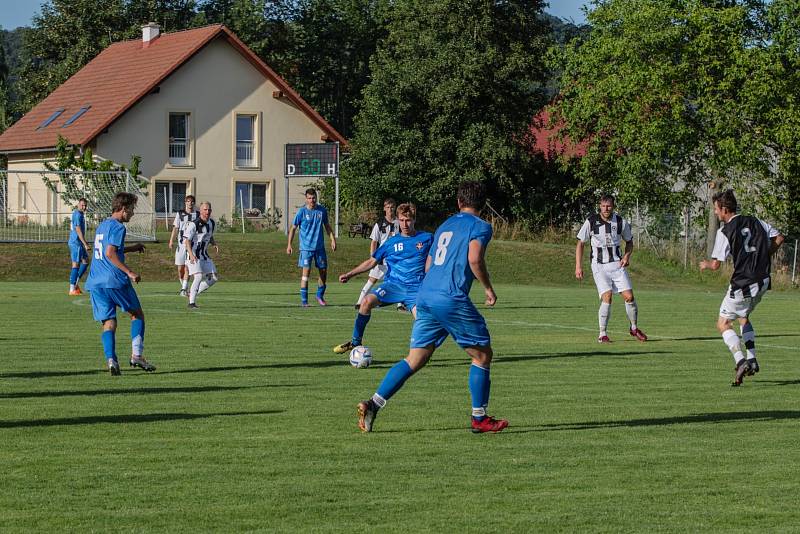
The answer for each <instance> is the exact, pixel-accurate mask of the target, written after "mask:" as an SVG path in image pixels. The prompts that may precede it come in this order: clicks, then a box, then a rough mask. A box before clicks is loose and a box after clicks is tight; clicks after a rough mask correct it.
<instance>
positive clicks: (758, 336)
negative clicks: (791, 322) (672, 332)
mask: <svg viewBox="0 0 800 534" xmlns="http://www.w3.org/2000/svg"><path fill="white" fill-rule="evenodd" d="M771 337H800V334H756V344H758V340H759V339H764V338H771ZM649 341H720V342H722V336H690V337H671V338H669V339H663V340H658V339H653V340H649ZM649 341H648V342H649Z"/></svg>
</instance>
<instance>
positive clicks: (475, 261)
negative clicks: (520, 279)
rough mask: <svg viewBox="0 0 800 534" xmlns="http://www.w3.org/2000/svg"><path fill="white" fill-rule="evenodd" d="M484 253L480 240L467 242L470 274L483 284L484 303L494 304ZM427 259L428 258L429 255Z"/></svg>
mask: <svg viewBox="0 0 800 534" xmlns="http://www.w3.org/2000/svg"><path fill="white" fill-rule="evenodd" d="M485 255H486V248H485V247H484V246H483V245H482V244H481V242H480V241H478V240H477V239H473V240H472V241H470V242H469V256H468V260H469V268H470V269H471V270H472V274H474V275H475V278H476V279H477V280H478V281H479V282H480V283H481V285H482V286H483V290H484V292H485V293H486V305H487V306H494V305H495V303H496V302H497V294H495V292H494V288H493V287H492V282H491V280H490V279H489V270H488V269H487V268H486V259H485ZM428 259H429V260H430V256H429V257H428Z"/></svg>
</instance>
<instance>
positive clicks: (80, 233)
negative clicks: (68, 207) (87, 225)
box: [74, 226, 92, 252]
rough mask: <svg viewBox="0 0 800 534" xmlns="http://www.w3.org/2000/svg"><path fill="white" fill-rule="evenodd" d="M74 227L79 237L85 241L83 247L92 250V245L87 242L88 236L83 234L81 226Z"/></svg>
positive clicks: (82, 241)
mask: <svg viewBox="0 0 800 534" xmlns="http://www.w3.org/2000/svg"><path fill="white" fill-rule="evenodd" d="M74 229H75V234H76V235H77V236H78V239H80V241H81V243H83V248H85V249H86V252H91V251H92V246H91V245H90V244H89V243H87V242H86V238H85V237H84V236H83V230H81V227H80V226H75V227H74Z"/></svg>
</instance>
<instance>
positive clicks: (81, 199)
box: [78, 197, 89, 204]
mask: <svg viewBox="0 0 800 534" xmlns="http://www.w3.org/2000/svg"><path fill="white" fill-rule="evenodd" d="M78 202H86V203H87V204H88V203H89V201H88V200H86V197H81V198H79V199H78Z"/></svg>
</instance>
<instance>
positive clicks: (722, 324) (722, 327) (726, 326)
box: [717, 317, 731, 334]
mask: <svg viewBox="0 0 800 534" xmlns="http://www.w3.org/2000/svg"><path fill="white" fill-rule="evenodd" d="M730 329H731V320H730V319H726V318H725V317H720V318H719V319H718V320H717V330H719V333H720V334H721V333H722V332H724V331H726V330H730Z"/></svg>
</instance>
